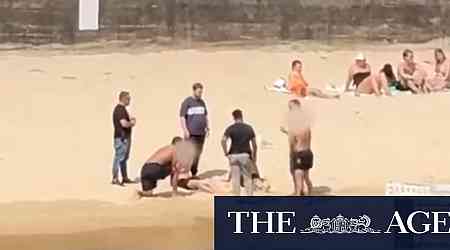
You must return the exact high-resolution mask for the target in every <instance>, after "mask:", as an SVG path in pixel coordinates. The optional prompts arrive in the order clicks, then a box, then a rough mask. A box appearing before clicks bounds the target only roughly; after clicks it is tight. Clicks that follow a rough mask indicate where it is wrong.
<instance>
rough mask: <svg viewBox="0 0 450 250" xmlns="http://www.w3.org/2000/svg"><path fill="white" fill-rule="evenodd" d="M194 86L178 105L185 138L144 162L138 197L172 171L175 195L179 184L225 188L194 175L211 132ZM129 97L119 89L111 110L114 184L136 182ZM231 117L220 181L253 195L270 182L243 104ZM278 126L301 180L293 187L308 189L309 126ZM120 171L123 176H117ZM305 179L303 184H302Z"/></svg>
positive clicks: (294, 105)
mask: <svg viewBox="0 0 450 250" xmlns="http://www.w3.org/2000/svg"><path fill="white" fill-rule="evenodd" d="M192 88H193V95H192V96H189V97H187V98H186V99H185V100H184V101H183V103H182V104H181V108H180V114H179V116H180V127H181V129H182V130H183V138H182V137H178V136H177V137H174V138H173V139H172V141H171V143H170V145H166V146H163V147H161V148H159V149H158V150H156V152H155V153H153V154H152V155H151V156H150V157H149V158H148V160H147V161H146V162H145V164H144V165H143V167H142V169H141V174H140V182H141V186H142V190H141V191H139V192H138V194H139V196H140V197H152V196H155V193H154V190H155V188H156V187H157V183H158V181H160V180H163V179H165V178H167V177H170V183H171V186H172V191H173V194H174V195H177V194H178V193H179V192H178V188H179V187H181V188H183V189H186V190H194V191H195V190H201V191H204V192H208V193H217V192H226V191H225V189H226V187H225V185H221V184H220V183H218V181H213V180H202V179H200V178H199V177H198V166H199V160H200V156H201V154H202V151H203V146H204V143H205V139H206V137H207V136H208V135H209V121H208V110H207V106H206V103H205V102H204V100H203V99H202V93H203V85H202V84H201V83H195V84H194V85H193V87H192ZM130 100H131V97H130V94H129V93H128V92H125V91H123V92H121V93H120V94H119V103H118V104H117V105H116V107H115V108H114V111H113V125H114V149H115V155H114V161H113V171H112V173H113V179H112V182H111V183H112V184H113V185H125V184H133V183H135V181H133V180H131V179H129V178H128V175H127V160H128V158H129V153H130V148H131V133H132V129H133V127H134V126H135V125H136V118H134V117H130V115H129V114H128V111H127V109H126V107H127V106H128V105H129V104H130ZM300 106H301V104H300V101H299V100H298V99H292V100H290V101H289V112H296V111H297V110H299V109H300ZM291 115H292V114H291ZM232 117H233V123H232V124H231V125H230V126H229V127H228V128H227V129H226V130H225V132H224V133H223V137H222V140H221V146H222V150H223V153H224V155H225V157H226V158H227V159H228V161H229V165H230V171H229V175H228V178H227V180H223V181H222V182H224V183H226V182H231V192H232V193H233V194H234V195H240V194H241V187H244V190H245V194H246V195H253V192H254V191H255V189H259V190H264V191H268V189H269V188H270V187H269V186H268V184H267V182H266V181H265V179H263V178H261V176H260V174H259V171H258V167H257V164H256V162H257V153H258V145H257V141H256V134H255V131H254V129H253V127H252V126H251V125H249V124H247V123H245V122H244V115H243V111H242V110H240V109H236V110H234V111H233V112H232ZM281 131H282V132H283V133H285V134H287V135H288V138H289V143H290V144H289V145H290V151H291V160H290V164H291V174H292V176H293V179H294V183H301V185H295V193H296V194H298V195H300V194H302V195H303V194H304V195H307V194H309V193H310V190H311V187H312V184H311V181H310V180H309V174H308V171H309V169H310V168H311V167H312V164H313V154H312V151H311V150H310V138H311V133H310V130H309V128H299V129H298V130H297V131H295V132H294V131H293V130H291V128H290V127H289V126H283V127H282V128H281ZM119 171H120V172H121V175H122V181H120V180H119ZM304 183H305V184H306V187H303V184H304ZM228 190H229V189H228Z"/></svg>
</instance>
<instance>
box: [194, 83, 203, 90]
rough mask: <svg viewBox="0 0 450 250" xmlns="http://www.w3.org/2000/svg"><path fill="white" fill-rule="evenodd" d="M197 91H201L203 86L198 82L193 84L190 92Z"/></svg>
mask: <svg viewBox="0 0 450 250" xmlns="http://www.w3.org/2000/svg"><path fill="white" fill-rule="evenodd" d="M197 89H203V85H202V84H201V83H199V82H196V83H194V85H192V90H194V91H196V90H197Z"/></svg>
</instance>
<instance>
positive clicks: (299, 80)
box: [288, 60, 340, 99]
mask: <svg viewBox="0 0 450 250" xmlns="http://www.w3.org/2000/svg"><path fill="white" fill-rule="evenodd" d="M302 68H303V64H302V62H301V61H299V60H295V61H293V62H292V65H291V69H292V71H291V73H290V74H289V79H288V90H289V91H290V92H291V93H292V94H293V95H295V96H297V97H306V96H315V97H319V98H326V99H331V98H339V97H340V96H339V94H335V95H328V94H325V93H324V92H322V91H321V90H320V89H316V88H311V87H309V83H308V82H306V80H305V79H304V78H303V74H302Z"/></svg>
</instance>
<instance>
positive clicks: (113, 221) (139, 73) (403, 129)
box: [0, 45, 450, 250]
mask: <svg viewBox="0 0 450 250" xmlns="http://www.w3.org/2000/svg"><path fill="white" fill-rule="evenodd" d="M408 47H413V48H415V49H417V52H418V53H417V60H430V61H431V60H432V56H433V55H432V49H431V48H432V46H423V45H421V46H409V45H408ZM290 48H292V47H283V48H280V47H279V46H278V47H277V46H274V47H273V48H272V49H270V48H262V49H257V48H254V49H238V48H234V49H232V50H226V49H221V50H217V51H211V50H208V51H194V50H175V51H165V52H160V53H154V52H142V53H120V51H118V50H114V51H111V52H110V53H102V54H95V53H92V52H91V53H89V54H83V55H80V54H77V53H74V52H67V51H58V52H55V51H46V50H41V51H33V52H30V51H8V52H2V53H1V54H0V69H1V70H0V71H1V78H2V85H1V86H2V93H3V94H2V98H0V114H1V115H2V121H3V122H2V123H0V131H1V132H0V166H1V169H2V174H3V178H2V182H1V183H2V184H1V186H2V188H1V191H0V221H1V223H0V232H1V236H0V249H11V250H12V249H46V250H47V249H76V250H81V249H129V250H131V249H137V250H138V249H158V250H164V249H183V250H187V249H211V248H212V247H211V246H212V234H213V233H212V218H213V216H212V212H213V211H212V197H211V196H209V195H206V194H194V195H192V196H188V197H179V198H175V199H168V198H164V197H162V198H156V199H148V200H139V201H137V200H135V199H134V198H133V193H134V190H135V189H136V188H138V186H128V187H126V188H121V187H113V186H111V185H110V184H109V182H110V178H111V162H112V154H113V151H112V125H111V112H112V108H113V106H114V104H115V101H116V95H117V93H118V92H119V91H120V90H129V91H130V92H131V93H132V105H131V107H130V110H131V112H132V114H133V115H135V116H136V117H137V122H138V125H137V127H136V129H135V130H134V138H133V149H132V154H131V159H130V161H129V173H130V175H131V176H133V177H134V176H137V174H138V173H139V171H140V167H141V165H142V164H143V162H144V161H145V160H146V159H147V157H148V156H149V155H150V154H151V153H152V152H153V151H154V150H155V149H157V147H159V146H162V145H164V144H167V143H169V142H170V140H171V138H172V137H173V136H174V135H178V134H180V132H181V131H180V130H179V129H178V117H177V114H178V108H179V104H180V102H181V101H182V100H183V98H184V97H186V96H187V95H189V94H190V93H191V84H192V83H193V82H196V81H201V82H203V83H205V86H206V91H205V100H206V101H207V103H208V106H209V112H210V120H211V127H212V131H211V137H210V138H208V140H207V142H206V147H205V152H204V154H203V157H202V160H201V165H200V171H201V172H203V174H204V176H208V177H212V176H222V175H224V174H225V172H226V170H227V163H226V160H225V158H224V157H223V155H222V153H221V150H220V146H219V145H220V139H221V135H222V133H223V131H224V129H225V128H226V126H227V125H229V124H230V122H231V115H230V113H231V111H232V110H233V109H234V108H241V109H242V110H244V116H245V119H246V121H247V122H249V123H251V124H252V125H253V126H254V128H255V130H256V131H257V134H258V135H260V136H261V137H262V139H263V140H265V141H269V142H271V143H272V147H271V148H270V149H265V150H263V151H262V152H261V153H260V157H259V162H260V168H261V172H262V174H263V175H264V176H265V177H267V178H268V179H269V180H270V182H271V184H272V189H273V194H280V195H285V194H288V193H290V192H291V184H290V182H289V181H290V178H289V173H288V159H287V155H288V152H287V142H286V138H285V137H284V136H283V135H282V134H281V133H280V132H279V126H280V123H281V122H282V119H283V114H284V112H285V111H286V108H287V107H286V102H287V96H286V95H282V94H277V93H272V92H266V91H265V90H264V85H267V84H269V83H271V82H272V81H273V80H275V79H276V78H278V77H280V76H285V75H286V74H287V73H288V70H289V64H290V61H291V60H292V59H296V58H301V59H302V60H303V61H304V64H305V66H304V70H305V76H306V78H307V79H308V80H309V81H310V82H311V84H312V85H313V86H315V87H324V86H325V84H327V83H329V82H333V83H334V84H343V82H344V80H345V77H346V72H347V67H348V66H349V64H350V62H351V60H352V57H353V56H354V55H355V54H356V51H357V50H361V49H352V50H348V49H347V50H336V51H328V50H314V51H308V49H307V48H306V49H305V48H303V49H302V51H304V52H299V51H298V50H293V49H290ZM403 48H404V46H400V45H395V46H387V47H386V46H371V47H370V48H368V51H367V53H366V54H367V57H368V58H369V62H370V63H371V65H372V67H373V68H374V69H378V68H380V67H381V66H382V64H383V63H385V62H391V63H394V64H397V63H398V62H399V61H400V53H401V50H402V49H403ZM304 103H305V104H306V105H308V106H309V107H310V108H311V109H312V110H313V111H314V117H315V122H314V127H313V150H314V151H315V154H316V163H315V167H314V169H313V171H312V176H313V181H314V184H315V185H316V186H317V187H318V188H316V194H321V195H382V194H383V192H384V184H385V182H387V181H389V180H399V181H410V182H433V183H445V182H450V177H449V176H448V175H447V174H446V173H447V172H448V163H449V162H450V154H449V153H448V149H449V148H450V140H449V139H450V138H449V135H448V128H449V127H450V120H449V119H448V117H449V115H450V109H449V107H450V94H433V95H427V96H412V95H407V96H397V97H394V98H386V97H384V98H375V97H361V98H356V97H351V96H345V97H343V98H342V99H341V100H338V101H336V100H332V101H330V100H320V99H309V100H305V101H304ZM159 190H160V191H161V192H163V194H165V195H166V196H168V193H167V191H169V185H168V181H165V182H164V183H162V184H161V186H160V189H159ZM176 230H179V231H176ZM169 239H170V240H169Z"/></svg>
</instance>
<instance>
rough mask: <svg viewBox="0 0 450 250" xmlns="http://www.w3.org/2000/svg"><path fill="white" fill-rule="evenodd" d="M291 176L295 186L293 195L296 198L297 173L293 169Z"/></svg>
mask: <svg viewBox="0 0 450 250" xmlns="http://www.w3.org/2000/svg"><path fill="white" fill-rule="evenodd" d="M291 176H292V183H293V184H294V192H293V193H292V195H293V196H295V194H296V192H297V180H296V179H295V172H294V170H293V169H292V170H291Z"/></svg>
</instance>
